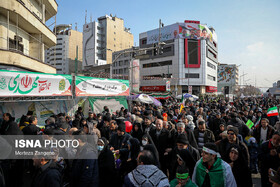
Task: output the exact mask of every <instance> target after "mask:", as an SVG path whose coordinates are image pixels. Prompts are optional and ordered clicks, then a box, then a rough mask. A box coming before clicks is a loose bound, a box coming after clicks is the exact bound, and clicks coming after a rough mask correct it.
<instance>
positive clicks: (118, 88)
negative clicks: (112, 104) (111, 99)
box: [76, 76, 129, 96]
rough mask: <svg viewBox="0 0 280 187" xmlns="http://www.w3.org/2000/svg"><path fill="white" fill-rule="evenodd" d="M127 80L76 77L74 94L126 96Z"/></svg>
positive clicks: (127, 92)
mask: <svg viewBox="0 0 280 187" xmlns="http://www.w3.org/2000/svg"><path fill="white" fill-rule="evenodd" d="M128 95H129V81H128V80H116V79H102V78H93V77H82V76H77V77H76V96H128Z"/></svg>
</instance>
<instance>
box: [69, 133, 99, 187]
mask: <svg viewBox="0 0 280 187" xmlns="http://www.w3.org/2000/svg"><path fill="white" fill-rule="evenodd" d="M75 135H78V141H79V148H78V151H77V154H76V159H74V160H73V163H72V168H71V181H70V186H73V187H74V186H75V187H84V186H98V185H99V174H98V153H97V149H96V148H94V147H93V146H91V145H90V144H88V143H87V137H86V135H85V133H84V132H83V131H82V130H78V131H75V132H74V133H73V136H75Z"/></svg>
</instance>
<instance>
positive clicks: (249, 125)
mask: <svg viewBox="0 0 280 187" xmlns="http://www.w3.org/2000/svg"><path fill="white" fill-rule="evenodd" d="M246 125H247V127H249V129H251V128H252V127H253V126H254V123H253V122H252V121H251V120H249V119H248V121H247V123H246Z"/></svg>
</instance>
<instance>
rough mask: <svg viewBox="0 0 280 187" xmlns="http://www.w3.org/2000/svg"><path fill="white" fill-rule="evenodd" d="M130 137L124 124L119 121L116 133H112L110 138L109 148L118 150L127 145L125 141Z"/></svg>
mask: <svg viewBox="0 0 280 187" xmlns="http://www.w3.org/2000/svg"><path fill="white" fill-rule="evenodd" d="M130 138H131V135H130V134H128V133H126V132H125V124H124V123H121V124H119V126H118V130H117V134H113V135H112V137H111V139H110V143H109V145H110V147H111V148H110V149H111V150H112V151H113V150H115V151H116V150H119V149H121V148H124V147H126V146H127V141H128V140H129V139H130Z"/></svg>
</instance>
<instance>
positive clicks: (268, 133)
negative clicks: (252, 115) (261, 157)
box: [253, 118, 275, 145]
mask: <svg viewBox="0 0 280 187" xmlns="http://www.w3.org/2000/svg"><path fill="white" fill-rule="evenodd" d="M274 132H275V129H274V128H273V127H272V126H271V125H269V120H268V119H267V118H262V119H261V125H259V126H258V127H256V128H255V130H254V132H253V136H254V137H255V138H256V141H257V143H258V144H259V145H261V144H262V143H263V142H265V141H267V140H269V139H271V137H272V135H273V134H274Z"/></svg>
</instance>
